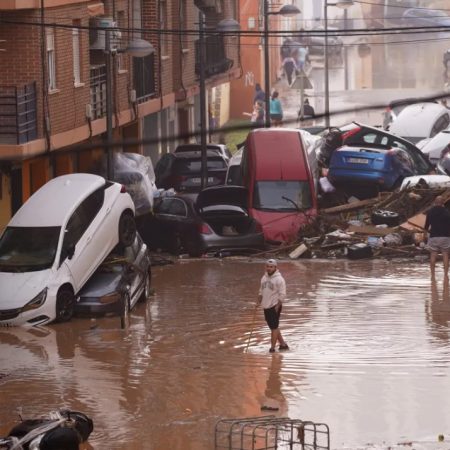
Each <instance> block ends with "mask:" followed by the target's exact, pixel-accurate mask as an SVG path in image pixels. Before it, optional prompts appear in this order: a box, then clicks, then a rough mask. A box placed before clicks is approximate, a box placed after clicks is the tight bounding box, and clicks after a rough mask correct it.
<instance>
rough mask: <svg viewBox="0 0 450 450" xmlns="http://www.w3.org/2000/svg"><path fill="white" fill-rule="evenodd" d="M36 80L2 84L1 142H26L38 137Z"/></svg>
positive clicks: (0, 89)
mask: <svg viewBox="0 0 450 450" xmlns="http://www.w3.org/2000/svg"><path fill="white" fill-rule="evenodd" d="M36 103H37V102H36V82H33V83H30V84H26V85H24V86H0V143H2V144H12V145H18V144H24V143H26V142H29V141H32V140H34V139H36V138H37V106H36Z"/></svg>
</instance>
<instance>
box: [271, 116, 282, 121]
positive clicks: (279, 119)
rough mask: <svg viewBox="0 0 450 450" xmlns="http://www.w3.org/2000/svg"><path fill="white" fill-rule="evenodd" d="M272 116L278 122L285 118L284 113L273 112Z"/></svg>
mask: <svg viewBox="0 0 450 450" xmlns="http://www.w3.org/2000/svg"><path fill="white" fill-rule="evenodd" d="M270 118H271V119H272V120H275V121H277V122H281V121H282V120H283V114H271V115H270Z"/></svg>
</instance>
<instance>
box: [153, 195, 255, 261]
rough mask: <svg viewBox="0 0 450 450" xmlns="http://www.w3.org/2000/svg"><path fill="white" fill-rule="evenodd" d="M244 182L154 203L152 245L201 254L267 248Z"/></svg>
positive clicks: (166, 198)
mask: <svg viewBox="0 0 450 450" xmlns="http://www.w3.org/2000/svg"><path fill="white" fill-rule="evenodd" d="M247 198H248V194H247V190H246V188H245V187H243V186H214V187H209V188H206V189H204V190H202V191H201V192H200V193H199V195H198V197H197V199H196V200H193V199H192V197H189V196H183V195H175V196H173V197H162V198H161V199H159V200H158V202H157V204H155V208H154V217H153V220H152V221H151V223H150V224H149V226H150V227H151V232H150V233H147V235H148V236H151V240H152V242H151V244H150V245H151V247H152V248H155V249H158V248H159V249H163V250H168V251H170V252H172V253H175V254H177V253H183V252H185V253H188V254H189V255H190V256H200V255H202V254H204V253H207V252H219V251H221V250H224V249H226V250H228V251H234V252H237V253H240V252H249V251H256V250H258V249H263V248H264V234H263V230H262V227H261V225H260V224H259V222H257V221H256V220H255V219H253V218H252V217H250V216H249V214H248V205H247Z"/></svg>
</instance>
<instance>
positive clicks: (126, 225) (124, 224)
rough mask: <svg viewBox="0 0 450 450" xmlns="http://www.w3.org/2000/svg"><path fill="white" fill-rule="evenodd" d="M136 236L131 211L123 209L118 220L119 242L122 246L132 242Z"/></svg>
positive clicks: (127, 245)
mask: <svg viewBox="0 0 450 450" xmlns="http://www.w3.org/2000/svg"><path fill="white" fill-rule="evenodd" d="M135 237H136V222H135V220H134V216H133V214H132V213H131V212H127V211H125V212H124V213H122V215H121V216H120V220H119V243H120V244H121V245H123V246H124V247H129V246H130V245H132V244H133V242H134V239H135Z"/></svg>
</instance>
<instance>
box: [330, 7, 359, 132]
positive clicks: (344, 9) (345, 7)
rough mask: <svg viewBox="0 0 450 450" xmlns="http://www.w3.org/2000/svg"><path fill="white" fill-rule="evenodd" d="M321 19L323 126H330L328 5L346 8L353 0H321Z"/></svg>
mask: <svg viewBox="0 0 450 450" xmlns="http://www.w3.org/2000/svg"><path fill="white" fill-rule="evenodd" d="M323 4H324V6H323V19H324V22H325V24H324V27H325V49H324V58H325V67H324V70H325V126H326V127H329V126H330V79H329V73H328V70H329V68H328V7H329V6H337V7H338V8H341V9H344V10H345V9H347V8H349V7H350V6H352V5H353V4H354V2H353V0H340V1H337V2H336V3H328V1H327V0H323Z"/></svg>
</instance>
